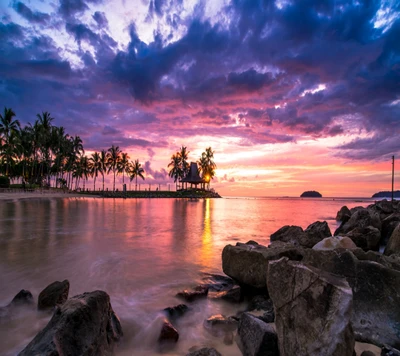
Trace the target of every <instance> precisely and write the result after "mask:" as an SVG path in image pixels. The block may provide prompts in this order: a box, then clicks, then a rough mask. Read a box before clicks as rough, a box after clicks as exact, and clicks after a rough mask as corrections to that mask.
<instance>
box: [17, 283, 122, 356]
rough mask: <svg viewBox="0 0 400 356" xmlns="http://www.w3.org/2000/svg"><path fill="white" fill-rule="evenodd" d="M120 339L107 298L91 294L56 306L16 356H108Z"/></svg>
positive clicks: (116, 321)
mask: <svg viewBox="0 0 400 356" xmlns="http://www.w3.org/2000/svg"><path fill="white" fill-rule="evenodd" d="M122 335H123V333H122V329H121V324H120V322H119V319H118V317H117V316H116V315H115V313H114V311H113V309H112V307H111V304H110V297H109V296H108V294H107V293H106V292H103V291H94V292H91V293H84V294H80V295H77V296H75V297H73V298H71V299H69V300H67V301H66V302H65V303H64V304H63V305H61V306H57V308H56V310H55V312H54V314H53V317H52V318H51V320H50V321H49V323H48V324H47V326H46V327H45V328H44V329H43V330H42V331H40V332H39V333H38V334H37V335H36V336H35V338H34V339H33V340H32V341H31V342H30V343H29V344H28V346H26V347H25V349H23V350H22V351H21V353H20V354H19V355H20V356H28V355H52V356H58V355H60V356H61V355H85V356H92V355H93V356H97V355H111V354H112V351H113V348H114V344H115V342H117V341H118V340H119V339H120V338H121V337H122Z"/></svg>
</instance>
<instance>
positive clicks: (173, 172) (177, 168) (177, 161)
mask: <svg viewBox="0 0 400 356" xmlns="http://www.w3.org/2000/svg"><path fill="white" fill-rule="evenodd" d="M168 167H171V169H170V170H169V173H168V175H169V176H170V177H171V178H174V183H175V184H176V190H178V180H179V178H182V176H183V171H182V166H181V158H180V155H179V153H178V152H177V153H176V154H173V155H172V157H171V162H170V163H169V164H168Z"/></svg>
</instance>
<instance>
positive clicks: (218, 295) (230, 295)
mask: <svg viewBox="0 0 400 356" xmlns="http://www.w3.org/2000/svg"><path fill="white" fill-rule="evenodd" d="M208 297H209V298H211V299H222V300H226V301H228V302H232V303H240V302H241V300H242V290H241V288H240V286H238V285H236V286H234V287H232V288H231V289H229V290H225V291H222V292H210V293H208Z"/></svg>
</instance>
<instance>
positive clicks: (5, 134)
mask: <svg viewBox="0 0 400 356" xmlns="http://www.w3.org/2000/svg"><path fill="white" fill-rule="evenodd" d="M14 116H16V115H15V112H14V111H13V110H12V109H7V108H6V107H5V108H4V114H3V115H1V114H0V139H1V140H0V142H3V143H2V144H1V149H2V152H4V155H3V159H2V161H3V164H4V161H5V165H6V172H5V174H6V176H8V175H9V166H10V164H12V162H13V159H12V157H13V156H15V152H14V148H13V147H12V145H11V142H10V138H11V136H12V135H15V134H16V133H17V132H18V131H19V130H20V128H21V125H20V123H19V121H18V120H13V117H14Z"/></svg>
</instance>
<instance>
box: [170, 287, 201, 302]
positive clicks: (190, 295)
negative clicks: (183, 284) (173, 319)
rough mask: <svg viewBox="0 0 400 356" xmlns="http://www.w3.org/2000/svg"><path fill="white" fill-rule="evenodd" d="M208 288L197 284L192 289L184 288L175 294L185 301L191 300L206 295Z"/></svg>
mask: <svg viewBox="0 0 400 356" xmlns="http://www.w3.org/2000/svg"><path fill="white" fill-rule="evenodd" d="M207 294H208V288H207V287H205V286H198V287H196V288H195V289H194V290H193V291H189V290H186V289H185V290H184V291H182V292H179V293H177V294H176V296H177V297H178V298H182V299H184V300H186V301H187V302H193V301H194V300H197V299H201V298H205V297H207Z"/></svg>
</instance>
